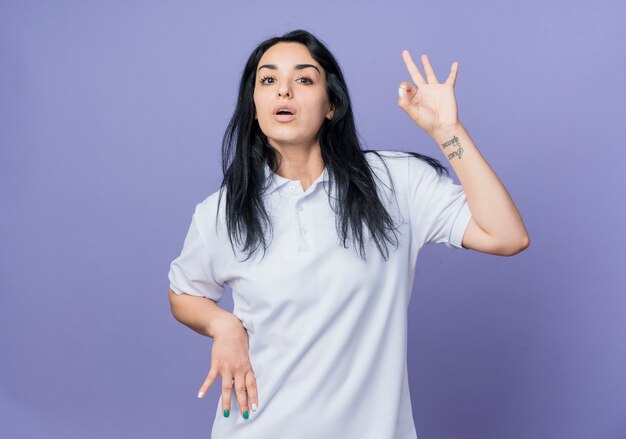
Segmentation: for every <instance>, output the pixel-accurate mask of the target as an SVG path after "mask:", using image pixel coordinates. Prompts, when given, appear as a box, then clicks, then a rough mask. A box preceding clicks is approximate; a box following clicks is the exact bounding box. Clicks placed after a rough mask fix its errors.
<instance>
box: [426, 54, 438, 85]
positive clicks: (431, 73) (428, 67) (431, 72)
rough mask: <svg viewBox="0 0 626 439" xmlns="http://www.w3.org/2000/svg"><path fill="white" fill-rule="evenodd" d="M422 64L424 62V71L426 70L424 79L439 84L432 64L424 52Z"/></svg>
mask: <svg viewBox="0 0 626 439" xmlns="http://www.w3.org/2000/svg"><path fill="white" fill-rule="evenodd" d="M422 64H424V71H425V72H426V79H427V80H428V83H429V84H439V81H438V80H437V76H436V75H435V71H434V70H433V66H431V65H430V60H429V59H428V56H426V54H424V55H422Z"/></svg>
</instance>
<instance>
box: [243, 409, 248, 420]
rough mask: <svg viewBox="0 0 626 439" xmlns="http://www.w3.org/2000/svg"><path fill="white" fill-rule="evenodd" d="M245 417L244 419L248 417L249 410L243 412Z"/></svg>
mask: <svg viewBox="0 0 626 439" xmlns="http://www.w3.org/2000/svg"><path fill="white" fill-rule="evenodd" d="M243 418H244V419H248V410H246V411H245V412H243Z"/></svg>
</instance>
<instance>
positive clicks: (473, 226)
mask: <svg viewBox="0 0 626 439" xmlns="http://www.w3.org/2000/svg"><path fill="white" fill-rule="evenodd" d="M431 136H432V138H433V139H434V140H435V142H437V144H438V145H439V147H440V148H441V150H442V152H443V154H444V155H445V156H446V158H447V159H448V160H449V161H450V164H451V165H452V168H453V169H454V172H455V173H456V175H457V176H458V177H459V181H460V183H461V185H462V186H463V189H464V191H465V196H466V197H467V204H468V205H469V208H470V211H471V212H472V219H471V220H470V223H469V224H468V226H467V229H466V230H465V234H464V235H463V247H465V248H469V249H473V250H478V251H481V252H485V253H491V254H497V255H502V256H512V255H515V254H517V253H519V252H521V251H522V250H524V249H526V248H527V247H528V246H529V245H530V238H529V236H528V232H527V231H526V227H525V226H524V222H523V221H522V217H521V215H520V213H519V211H518V210H517V208H516V206H515V203H514V202H513V200H512V199H511V196H510V195H509V193H508V191H507V190H506V188H505V187H504V185H503V184H502V182H501V181H500V179H499V178H498V176H497V175H496V173H495V172H494V170H493V169H492V168H491V166H489V163H487V161H486V160H485V158H484V157H483V156H482V154H481V153H480V151H479V150H478V148H477V147H476V145H475V144H474V142H473V141H472V139H471V137H470V135H469V133H468V132H467V130H466V129H465V127H464V126H463V125H462V124H461V123H460V122H459V123H458V124H456V125H454V126H453V127H450V128H442V129H439V130H437V131H435V132H433V133H432V134H431Z"/></svg>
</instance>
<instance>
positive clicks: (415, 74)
mask: <svg viewBox="0 0 626 439" xmlns="http://www.w3.org/2000/svg"><path fill="white" fill-rule="evenodd" d="M402 58H403V59H404V63H405V64H406V68H407V70H408V71H409V74H410V75H411V78H412V79H413V82H415V84H417V86H418V87H419V86H420V85H422V84H426V80H424V77H423V76H422V74H421V73H420V71H419V69H418V68H417V65H415V63H414V62H413V58H411V54H410V53H409V51H408V50H407V49H404V50H403V51H402Z"/></svg>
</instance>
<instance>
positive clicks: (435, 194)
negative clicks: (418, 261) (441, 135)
mask: <svg viewBox="0 0 626 439" xmlns="http://www.w3.org/2000/svg"><path fill="white" fill-rule="evenodd" d="M408 176H409V198H410V200H409V205H410V209H411V218H412V227H413V229H414V230H415V231H416V233H418V234H419V235H420V236H421V239H422V245H425V244H444V245H446V246H447V247H450V248H454V249H464V248H465V247H463V246H462V244H461V243H462V242H463V235H464V234H465V230H466V228H467V225H468V224H469V222H470V220H471V218H472V213H471V212H470V209H469V205H468V204H467V199H466V197H465V190H464V189H463V186H461V185H459V184H455V183H454V181H453V180H452V179H451V178H450V177H448V176H447V175H445V174H442V175H438V174H437V171H436V170H435V169H434V168H433V167H432V166H431V165H430V164H428V163H427V162H425V161H423V160H421V159H419V158H416V157H413V156H409V157H408Z"/></svg>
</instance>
